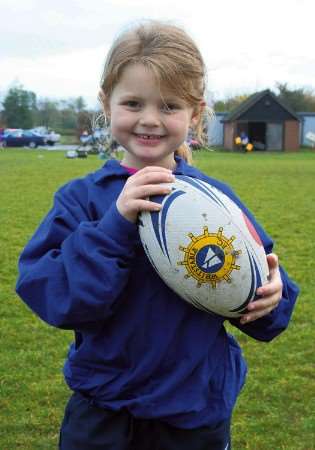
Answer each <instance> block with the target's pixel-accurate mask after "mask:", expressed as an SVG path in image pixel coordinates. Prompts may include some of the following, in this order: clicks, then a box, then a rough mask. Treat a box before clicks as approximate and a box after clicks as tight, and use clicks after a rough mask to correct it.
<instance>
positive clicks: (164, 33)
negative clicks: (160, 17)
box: [99, 21, 206, 162]
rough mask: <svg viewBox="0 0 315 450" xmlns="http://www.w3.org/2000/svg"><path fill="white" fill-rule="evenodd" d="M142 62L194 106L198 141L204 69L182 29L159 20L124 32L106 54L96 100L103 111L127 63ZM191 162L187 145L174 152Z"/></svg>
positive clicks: (202, 138) (198, 53) (199, 55)
mask: <svg viewBox="0 0 315 450" xmlns="http://www.w3.org/2000/svg"><path fill="white" fill-rule="evenodd" d="M137 63H141V64H143V65H144V66H145V67H147V68H148V69H150V70H151V71H152V73H153V74H154V76H155V78H156V80H157V83H158V85H159V86H161V87H163V86H164V87H167V88H168V89H170V90H171V91H172V92H174V94H175V95H177V96H178V97H180V98H182V99H183V100H185V101H186V102H187V104H189V105H190V106H192V107H194V108H196V112H197V113H198V122H197V125H196V127H195V130H194V131H195V133H196V136H197V137H198V139H199V140H200V141H201V142H204V136H203V115H204V111H205V109H204V108H203V107H202V106H201V104H202V102H203V101H204V93H205V78H206V71H205V65H204V62H203V59H202V56H201V54H200V52H199V50H198V48H197V46H196V44H195V43H194V41H193V40H192V39H191V38H190V37H189V36H188V35H187V34H186V32H185V31H184V30H182V29H181V28H178V27H177V26H175V25H171V24H168V23H164V22H159V21H148V22H144V23H141V24H140V25H138V26H136V27H134V28H132V29H130V30H127V31H125V32H123V33H122V34H121V35H120V36H119V37H118V38H117V39H116V40H115V41H114V43H113V45H112V47H111V49H110V51H109V54H108V56H107V59H106V62H105V66H104V70H103V74H102V78H101V90H100V94H99V99H100V101H101V103H102V104H103V108H104V109H105V110H106V106H107V105H108V103H109V99H110V96H111V94H112V92H113V89H114V88H115V86H116V84H117V83H118V82H119V80H120V77H121V75H122V73H123V70H124V69H125V67H126V66H127V65H130V64H137ZM175 153H176V154H178V155H179V156H182V157H183V158H184V159H186V161H188V162H191V161H192V157H191V152H190V149H189V147H188V145H187V144H185V143H184V144H182V145H181V146H180V147H179V148H178V149H177V150H176V152H175Z"/></svg>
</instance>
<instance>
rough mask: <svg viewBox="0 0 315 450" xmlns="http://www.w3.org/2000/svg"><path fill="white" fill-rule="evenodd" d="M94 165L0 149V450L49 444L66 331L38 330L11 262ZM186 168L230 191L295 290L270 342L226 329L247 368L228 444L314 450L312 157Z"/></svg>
mask: <svg viewBox="0 0 315 450" xmlns="http://www.w3.org/2000/svg"><path fill="white" fill-rule="evenodd" d="M102 163H103V162H102V161H100V160H99V159H98V158H97V157H96V156H89V157H88V158H87V159H86V160H84V159H76V160H67V159H66V158H65V157H64V153H63V152H45V151H38V150H37V151H36V150H35V151H32V150H25V149H23V150H15V149H6V150H1V151H0V219H1V222H0V224H1V225H0V299H1V302H0V338H1V344H2V345H1V359H0V449H1V450H13V449H23V450H29V449H32V450H45V449H55V448H56V447H57V440H58V433H59V425H60V421H61V419H62V416H63V411H64V406H65V403H66V401H67V399H68V396H69V391H68V389H67V387H66V386H65V383H64V381H63V377H62V371H61V369H62V364H63V360H64V358H65V356H66V353H67V347H68V344H69V342H70V341H71V339H72V333H71V332H65V331H61V330H57V329H54V328H51V327H49V326H47V325H46V324H44V323H43V322H41V321H40V320H39V319H38V318H37V317H35V316H34V315H33V314H32V313H31V312H30V311H29V310H28V309H27V307H26V306H25V305H24V304H23V303H22V302H21V301H20V300H19V299H18V298H17V296H16V295H15V293H14V285H15V280H16V275H17V258H18V255H19V253H20V252H21V250H22V248H23V247H24V245H25V243H26V242H27V240H28V239H29V238H30V237H31V235H32V233H33V232H34V230H35V228H36V226H37V225H38V223H39V221H40V220H41V218H42V217H43V216H44V214H45V213H46V212H47V210H48V209H49V207H50V206H51V203H52V196H53V193H54V192H55V190H56V189H57V187H58V186H60V185H61V184H63V183H65V182H66V181H67V180H69V179H71V178H74V177H77V176H81V175H84V174H85V173H87V172H90V171H92V170H95V169H96V168H98V167H100V166H101V164H102ZM195 164H196V165H197V166H198V167H199V168H201V169H202V170H203V171H204V172H206V173H207V174H209V175H211V176H214V177H216V178H219V179H221V180H223V181H226V182H228V183H229V184H230V185H231V186H232V187H233V188H234V190H235V191H236V192H237V193H238V195H239V196H240V197H241V198H242V199H243V200H244V201H245V203H246V204H247V205H248V207H249V208H250V209H251V210H252V211H253V212H254V213H255V215H256V217H257V218H258V220H259V221H260V222H261V223H263V224H264V227H265V228H266V230H267V231H268V232H269V234H270V235H271V236H272V237H273V238H274V239H275V240H276V243H277V245H276V248H275V250H276V252H277V253H278V255H279V257H280V261H282V262H283V264H284V266H285V267H286V269H287V270H288V272H289V273H290V275H291V276H292V277H294V278H295V280H296V281H297V282H298V283H299V284H300V286H301V289H302V292H301V296H300V298H299V302H298V304H297V307H296V310H295V313H294V316H293V319H292V321H291V324H290V326H289V329H288V330H287V331H286V332H285V333H283V334H282V335H281V336H280V337H279V338H277V339H276V340H275V341H274V342H272V343H270V344H264V343H258V342H255V341H254V340H253V339H250V338H249V337H247V336H245V335H242V334H241V333H240V332H238V331H237V330H235V329H233V328H232V327H229V330H230V331H232V332H233V333H234V334H235V335H236V336H237V338H238V340H239V342H240V343H241V345H242V347H243V349H244V353H245V357H246V359H247V361H248V364H249V374H248V379H247V383H246V385H245V388H244V390H243V392H242V394H241V396H240V398H239V401H238V403H237V407H236V410H235V413H234V418H233V443H234V447H233V448H234V450H243V449H250V450H312V449H315V446H314V442H315V435H314V430H315V418H314V397H315V382H314V368H315V367H314V366H315V357H314V317H315V303H314V293H315V281H314V274H313V273H314V269H313V266H314V250H315V246H314V232H315V195H314V180H315V154H314V153H312V152H303V153H298V154H276V153H274V154H258V153H257V154H255V153H253V154H232V153H227V152H224V153H218V152H198V153H196V155H195ZM192 450H193V449H192Z"/></svg>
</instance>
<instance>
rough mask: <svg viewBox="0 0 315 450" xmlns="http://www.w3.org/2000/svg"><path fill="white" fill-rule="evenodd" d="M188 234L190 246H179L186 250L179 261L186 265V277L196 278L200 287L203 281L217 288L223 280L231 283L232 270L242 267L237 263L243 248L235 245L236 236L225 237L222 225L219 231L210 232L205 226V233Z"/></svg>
mask: <svg viewBox="0 0 315 450" xmlns="http://www.w3.org/2000/svg"><path fill="white" fill-rule="evenodd" d="M188 236H189V238H190V239H191V243H190V244H189V245H188V247H183V246H180V247H179V249H180V250H181V251H183V252H184V261H179V262H178V263H177V264H178V265H184V266H185V268H186V271H187V274H186V275H185V278H189V277H193V278H195V279H196V280H197V286H198V287H200V286H201V285H202V283H208V284H211V286H212V287H213V288H216V286H217V283H218V282H220V281H222V280H224V281H226V282H227V283H230V282H231V278H230V274H231V272H232V271H233V270H239V269H240V266H238V265H236V264H235V261H236V257H237V256H238V255H240V254H241V250H235V248H234V247H233V241H234V240H235V236H232V237H231V238H229V239H228V238H227V237H225V236H224V235H223V228H222V227H220V228H219V229H218V231H217V233H209V231H208V227H204V232H203V234H201V235H199V236H194V235H193V234H192V233H189V234H188Z"/></svg>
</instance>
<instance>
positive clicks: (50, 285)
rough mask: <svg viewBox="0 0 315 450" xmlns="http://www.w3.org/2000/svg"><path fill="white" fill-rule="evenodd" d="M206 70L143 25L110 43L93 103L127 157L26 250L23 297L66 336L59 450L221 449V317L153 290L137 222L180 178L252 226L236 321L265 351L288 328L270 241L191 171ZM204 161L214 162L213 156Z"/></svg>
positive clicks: (183, 42) (62, 206)
mask: <svg viewBox="0 0 315 450" xmlns="http://www.w3.org/2000/svg"><path fill="white" fill-rule="evenodd" d="M204 94H205V67H204V63H203V60H202V57H201V54H200V52H199V50H198V48H197V47H196V45H195V43H194V42H193V41H192V39H191V38H190V37H189V36H188V35H187V34H186V33H185V32H184V31H183V30H181V29H180V28H178V27H176V26H172V25H169V24H165V23H160V22H145V23H142V24H140V25H138V26H136V27H135V28H133V29H130V30H128V31H126V32H124V33H123V34H122V35H121V36H120V37H118V39H117V40H116V41H115V42H114V44H113V46H112V48H111V50H110V52H109V55H108V57H107V61H106V63H105V67H104V73H103V76H102V80H101V92H100V98H101V101H102V104H103V109H104V113H105V114H106V117H107V119H108V120H109V121H110V127H111V133H112V136H113V138H114V139H115V140H116V141H117V142H118V143H119V145H121V146H122V147H123V148H124V149H125V154H124V157H123V160H122V161H121V162H119V161H116V160H110V161H108V162H106V164H105V165H104V166H103V167H102V168H101V169H100V170H97V171H96V172H95V173H92V174H89V175H87V176H86V177H85V178H82V179H77V180H74V181H71V182H69V183H68V184H66V185H65V186H63V187H62V188H61V189H59V190H58V192H57V193H56V194H55V198H54V204H53V207H52V209H51V210H50V212H49V213H48V215H47V216H46V217H45V219H44V220H43V222H42V223H41V225H40V226H39V228H38V230H37V231H36V233H35V234H34V236H33V237H32V238H31V240H30V242H29V243H28V244H27V246H26V247H25V249H24V251H23V253H22V255H21V257H20V261H19V271H20V275H19V278H18V282H17V292H18V294H19V295H20V296H21V298H22V299H23V300H24V301H25V302H26V303H27V304H28V305H29V306H30V308H32V310H33V311H34V312H35V313H36V314H38V315H39V316H40V317H41V318H42V319H43V320H44V321H45V322H47V323H48V324H50V325H52V326H55V327H59V328H62V329H71V330H73V331H74V337H75V339H74V343H73V344H72V345H71V347H70V349H69V354H68V358H67V360H66V363H65V366H64V375H65V379H66V382H67V384H68V385H69V387H70V389H71V390H72V391H73V395H72V396H71V398H70V400H69V402H68V404H67V406H66V411H65V416H64V420H63V423H62V427H61V432H60V444H59V445H60V447H59V448H60V449H62V450H80V449H82V450H96V449H112V450H127V449H134V450H144V449H147V450H154V449H155V450H185V449H187V450H188V449H189V450H206V449H207V450H209V449H212V450H227V449H230V448H231V442H230V420H231V415H232V411H233V407H234V405H235V402H236V399H237V396H238V394H239V392H240V390H241V388H242V386H243V384H244V381H245V375H246V364H245V361H244V359H243V357H242V354H241V350H240V348H239V346H238V344H237V342H236V341H235V339H234V338H233V337H232V336H231V335H229V334H228V333H227V332H226V330H225V327H224V321H225V319H224V318H223V317H220V316H217V315H214V314H213V315H212V314H207V313H205V312H203V311H199V310H198V309H195V308H194V307H193V306H192V305H190V304H188V303H187V302H185V301H184V300H182V299H181V298H179V297H178V295H177V294H176V293H174V292H173V291H171V290H170V289H169V288H168V287H167V286H166V285H165V283H164V282H163V281H162V280H161V279H160V278H159V276H158V275H157V273H156V272H155V270H154V269H153V268H152V266H151V264H150V262H149V261H148V259H147V257H146V255H145V253H144V250H143V248H142V245H141V243H140V239H139V234H138V228H137V216H138V213H139V212H140V211H144V210H146V211H158V210H159V209H160V205H159V204H156V203H154V202H153V201H150V200H149V199H148V198H149V197H150V196H154V195H162V194H168V193H169V192H170V189H169V188H168V187H165V183H170V182H172V181H174V174H175V175H176V174H184V175H187V176H190V177H193V178H197V179H200V180H203V181H206V182H210V183H211V184H212V185H214V186H215V187H217V188H218V189H220V190H221V191H222V192H224V193H225V194H226V195H228V196H229V197H230V198H231V199H232V200H234V201H235V202H236V203H237V204H238V205H239V207H240V208H241V209H242V210H243V211H244V212H245V213H246V214H247V215H248V217H249V218H250V220H251V221H252V222H253V224H254V226H255V227H256V230H257V231H258V233H259V236H260V238H261V240H262V242H263V244H264V247H265V250H266V253H267V254H268V257H267V259H268V264H269V269H270V276H269V282H268V284H267V285H265V286H263V287H260V288H259V289H258V292H257V294H258V295H259V296H260V297H261V298H260V299H258V300H257V301H255V302H253V303H251V304H250V305H249V306H248V311H247V312H246V313H245V314H244V315H243V316H242V317H241V318H240V319H231V320H230V322H231V323H232V324H233V325H235V326H236V327H237V328H239V329H240V330H242V331H243V332H244V333H246V334H248V335H249V336H252V337H253V338H255V339H258V340H262V341H270V340H271V339H273V338H274V337H275V336H277V335H278V334H279V333H280V332H281V331H283V330H284V329H285V328H286V327H287V325H288V322H289V320H290V316H291V313H292V310H293V307H294V303H295V300H296V297H297V294H298V289H297V287H296V285H295V284H294V283H293V282H292V281H291V280H290V279H289V278H288V276H287V274H286V273H285V271H284V270H283V269H282V268H280V267H279V265H278V258H277V256H276V255H275V254H272V253H271V252H272V247H273V242H272V241H271V239H270V238H269V237H268V236H267V234H266V233H265V232H264V230H263V229H262V227H261V226H260V225H259V224H258V223H257V222H256V221H255V219H254V217H253V216H252V214H251V213H250V212H249V211H248V210H247V208H246V207H245V206H244V205H243V203H242V202H241V201H240V200H239V199H238V198H237V197H236V196H235V194H234V193H233V191H232V190H231V189H230V188H229V187H228V186H227V185H225V184H223V183H221V182H220V181H217V180H215V179H212V178H209V177H208V176H206V175H204V174H203V173H201V172H200V171H199V170H197V169H195V168H194V167H192V166H191V165H189V164H188V163H189V162H191V157H190V153H189V150H188V148H187V146H186V145H185V143H184V141H185V138H186V136H187V134H188V130H189V128H190V127H192V128H193V129H194V130H195V132H196V134H197V136H198V138H199V139H200V140H201V129H202V120H203V114H204V112H205V101H204ZM209 157H210V155H209Z"/></svg>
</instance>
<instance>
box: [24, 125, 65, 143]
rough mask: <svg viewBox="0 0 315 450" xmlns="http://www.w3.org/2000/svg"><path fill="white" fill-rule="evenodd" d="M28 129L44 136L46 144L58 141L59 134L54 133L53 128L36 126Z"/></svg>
mask: <svg viewBox="0 0 315 450" xmlns="http://www.w3.org/2000/svg"><path fill="white" fill-rule="evenodd" d="M30 131H32V132H33V133H35V134H37V135H38V136H42V137H44V138H45V139H46V142H47V144H48V145H55V144H56V142H59V141H60V134H58V133H55V132H54V131H53V130H50V129H49V128H46V127H36V128H32V129H31V130H30Z"/></svg>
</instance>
